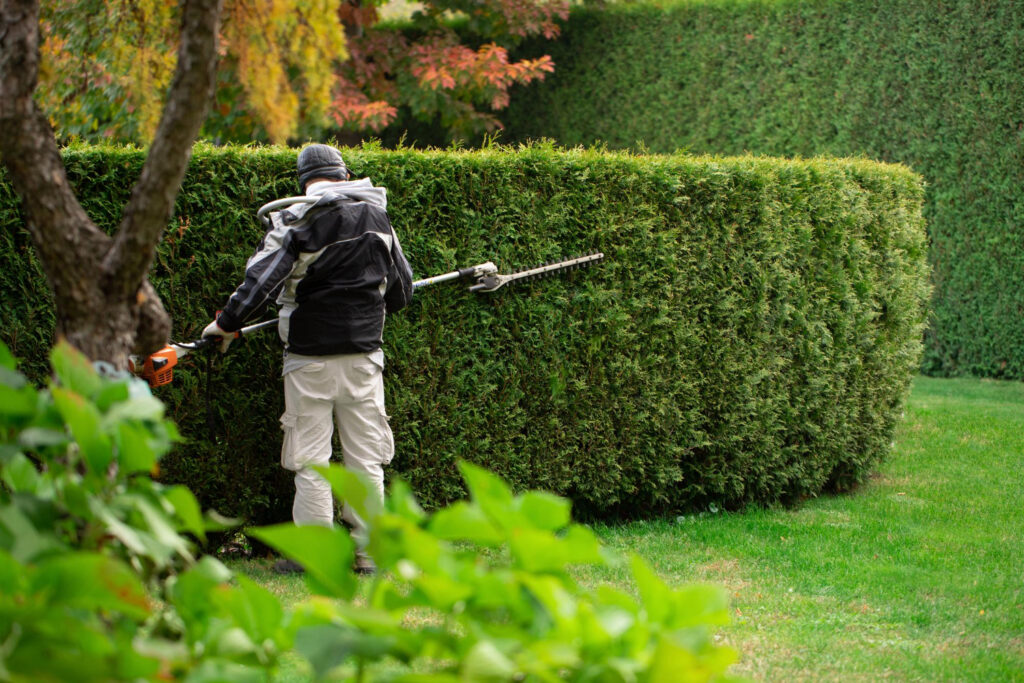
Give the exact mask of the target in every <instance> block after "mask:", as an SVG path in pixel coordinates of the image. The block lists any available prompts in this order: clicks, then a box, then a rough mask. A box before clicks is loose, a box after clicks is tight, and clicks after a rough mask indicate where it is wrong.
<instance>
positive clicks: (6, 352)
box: [0, 341, 18, 370]
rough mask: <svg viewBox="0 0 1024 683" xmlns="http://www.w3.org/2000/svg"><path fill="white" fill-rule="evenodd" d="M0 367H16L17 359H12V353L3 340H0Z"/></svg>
mask: <svg viewBox="0 0 1024 683" xmlns="http://www.w3.org/2000/svg"><path fill="white" fill-rule="evenodd" d="M0 368H4V369H6V370H17V369H18V361H17V360H15V359H14V354H12V353H11V350H10V349H9V348H8V347H7V344H4V343H3V341H0Z"/></svg>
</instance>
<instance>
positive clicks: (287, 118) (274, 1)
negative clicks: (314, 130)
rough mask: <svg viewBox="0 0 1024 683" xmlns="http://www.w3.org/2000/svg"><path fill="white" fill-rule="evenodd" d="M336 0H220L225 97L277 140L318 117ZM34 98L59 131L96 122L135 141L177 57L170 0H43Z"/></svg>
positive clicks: (155, 111) (341, 51)
mask: <svg viewBox="0 0 1024 683" xmlns="http://www.w3.org/2000/svg"><path fill="white" fill-rule="evenodd" d="M341 1H342V0H226V2H225V6H224V12H223V15H222V22H221V34H220V37H221V45H220V54H221V55H222V56H221V64H220V69H221V70H222V71H223V72H225V73H227V74H228V76H227V78H225V79H222V80H226V81H227V82H229V83H232V84H237V85H239V86H240V87H241V91H242V93H243V98H242V101H240V102H238V101H236V102H234V103H233V106H235V107H240V108H242V109H244V110H245V112H246V113H247V114H248V115H249V116H250V117H252V118H253V119H254V120H255V121H256V122H257V123H258V124H259V125H260V126H262V127H263V128H264V129H265V130H266V131H267V135H268V137H269V138H270V139H271V141H273V142H275V143H283V142H286V141H287V139H288V137H289V136H291V135H293V134H294V132H295V131H296V129H297V126H298V125H299V124H300V123H301V122H311V123H322V122H323V121H324V119H325V116H326V113H325V112H326V109H327V107H328V105H329V104H330V102H331V95H332V92H331V91H332V88H333V86H334V82H335V76H334V67H335V64H336V63H337V62H338V60H344V59H346V58H347V52H346V49H345V35H344V30H343V27H342V26H341V23H340V22H339V20H338V18H337V17H338V14H337V9H338V7H337V6H338V3H339V2H341ZM43 5H44V6H43V16H42V21H41V30H42V37H43V41H42V48H41V54H42V68H41V70H40V88H39V92H38V97H39V101H40V103H41V105H42V106H43V107H44V109H45V110H46V111H47V112H48V113H49V115H50V117H51V120H53V122H54V123H55V125H57V127H58V128H59V129H62V130H63V131H65V132H66V133H67V132H70V133H75V132H82V133H89V132H92V131H95V130H96V129H97V127H98V126H101V125H103V126H107V127H108V128H109V129H108V130H106V131H102V132H105V133H107V134H110V135H117V136H118V137H121V138H125V137H129V138H135V139H137V141H140V142H144V141H146V140H148V139H150V138H151V137H152V135H153V133H154V131H155V130H156V127H157V124H158V123H159V118H160V114H161V111H162V109H163V101H164V95H165V93H166V90H167V87H168V85H169V84H170V81H171V78H172V77H173V75H174V68H175V65H176V62H177V46H178V30H179V8H178V2H177V0H50V1H48V2H46V3H44V4H43Z"/></svg>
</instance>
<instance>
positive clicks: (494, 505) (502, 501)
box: [459, 460, 514, 528]
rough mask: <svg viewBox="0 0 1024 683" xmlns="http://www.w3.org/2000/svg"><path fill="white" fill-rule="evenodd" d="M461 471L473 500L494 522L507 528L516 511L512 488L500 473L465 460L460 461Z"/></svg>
mask: <svg viewBox="0 0 1024 683" xmlns="http://www.w3.org/2000/svg"><path fill="white" fill-rule="evenodd" d="M459 471H460V472H462V477H463V478H464V479H465V480H466V486H467V488H469V495H470V497H471V498H472V500H473V502H474V503H476V504H477V505H479V506H480V508H481V509H482V510H483V511H484V512H485V513H487V516H488V517H490V518H491V521H492V522H494V523H495V524H500V525H502V526H503V527H506V528H507V527H508V526H509V525H510V524H511V523H512V521H511V519H510V517H511V516H512V515H513V513H514V510H513V497H512V490H511V489H510V488H509V487H508V485H507V484H506V483H505V482H504V481H502V479H501V477H499V476H498V475H496V474H494V473H492V472H489V471H487V470H485V469H484V468H482V467H479V466H477V465H474V464H473V463H470V462H466V461H465V460H461V461H459Z"/></svg>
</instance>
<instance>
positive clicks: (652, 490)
mask: <svg viewBox="0 0 1024 683" xmlns="http://www.w3.org/2000/svg"><path fill="white" fill-rule="evenodd" d="M345 156H346V159H347V161H348V162H349V164H350V166H351V167H352V168H353V170H354V172H355V173H356V175H357V176H363V175H368V176H370V177H372V179H373V180H374V182H375V183H376V184H378V185H383V186H385V187H387V188H388V190H389V198H390V202H389V211H390V213H391V216H392V220H393V222H394V224H395V226H396V229H397V231H398V234H399V235H400V237H401V239H402V243H403V247H404V249H405V252H406V254H407V255H408V257H409V259H410V261H411V263H412V264H413V268H414V270H415V271H416V273H417V276H418V277H426V276H429V275H435V274H438V273H443V272H447V271H450V270H452V269H453V268H456V267H462V266H466V265H471V264H475V263H481V262H484V261H488V260H490V261H494V262H495V263H497V264H498V265H499V266H500V267H501V268H502V269H503V270H515V269H516V268H517V267H524V266H530V265H534V264H536V263H540V262H545V261H550V260H556V259H561V258H564V257H567V256H571V255H576V254H581V253H588V252H592V251H601V252H603V253H604V254H605V255H606V259H605V261H604V262H603V263H601V264H600V265H599V266H597V267H594V268H590V269H588V270H584V271H580V272H578V273H570V274H569V275H567V276H565V277H559V278H552V279H548V280H542V281H538V282H532V283H529V284H527V285H524V286H522V287H519V288H514V289H511V290H499V291H498V292H497V293H495V294H493V295H478V294H472V293H469V292H466V291H465V289H464V288H461V287H457V286H454V285H437V286H432V287H428V288H425V289H423V290H420V291H419V292H418V293H417V294H416V297H415V300H414V301H413V304H412V305H411V306H410V307H409V308H408V309H406V310H404V311H402V312H401V313H400V314H398V315H395V316H392V317H391V318H389V320H388V325H387V328H386V330H385V351H386V353H387V355H388V367H387V369H386V373H385V383H386V391H387V401H388V406H389V410H390V412H391V415H392V425H393V427H394V431H395V436H396V442H397V457H396V459H395V462H394V464H393V465H392V467H391V470H392V472H394V473H397V474H401V475H402V476H403V477H404V478H405V479H406V480H407V481H408V482H409V483H410V485H411V486H412V489H413V490H414V491H415V492H416V494H417V496H418V498H419V499H420V501H421V502H422V504H423V505H424V507H425V508H427V509H437V508H438V507H440V506H442V505H444V504H446V503H448V502H451V501H453V500H456V499H459V498H461V497H462V496H464V495H465V493H466V489H465V487H464V485H463V482H462V478H461V477H460V476H459V472H458V468H457V466H456V463H457V462H458V461H460V460H465V461H468V462H473V463H477V464H480V465H483V466H486V467H487V468H488V469H490V470H492V471H494V472H496V473H497V474H499V475H500V476H501V477H503V478H504V479H506V480H507V481H509V482H510V484H511V485H512V487H513V489H514V490H525V489H530V488H541V489H545V490H549V491H552V492H554V493H556V494H559V495H564V496H566V497H568V498H569V499H571V500H572V501H573V503H574V509H576V510H577V512H578V514H580V515H581V516H582V517H589V516H606V517H607V516H616V515H624V516H637V515H653V514H660V513H668V512H671V511H679V510H687V509H692V508H702V507H706V506H707V505H708V504H710V503H715V504H718V505H719V506H720V507H728V508H734V507H738V506H742V505H745V504H748V503H764V504H773V503H777V502H790V501H794V500H799V499H800V498H801V497H803V496H809V495H816V494H817V493H819V492H821V491H825V490H834V489H842V488H847V487H849V486H852V485H853V484H855V483H856V482H857V481H858V480H860V479H861V478H862V477H863V476H864V475H865V474H866V473H867V472H869V471H870V470H871V468H872V467H873V466H874V464H875V463H877V462H878V461H879V459H880V458H882V457H884V455H885V454H886V453H887V451H888V448H889V444H890V443H891V438H892V431H893V427H894V425H895V423H896V420H897V419H898V416H899V412H900V410H901V404H902V401H903V399H904V397H905V395H906V392H907V389H908V386H909V382H910V378H911V375H912V373H913V372H914V371H915V370H916V368H917V367H918V363H919V358H920V346H921V330H922V324H923V321H924V316H925V311H924V305H925V302H926V300H927V296H928V286H927V265H926V263H925V249H926V245H925V237H924V226H923V221H922V218H921V203H922V194H923V190H922V185H921V179H920V178H919V177H918V176H916V175H914V174H913V173H911V172H909V171H908V170H907V169H905V168H903V167H899V166H887V165H881V164H877V163H873V162H869V161H865V160H826V159H814V160H800V161H785V160H773V159H762V158H753V157H741V158H728V159H726V158H711V157H699V158H692V157H685V156H635V155H630V154H625V153H605V152H600V151H594V150H571V151H563V150H557V149H554V148H552V147H550V146H533V147H526V148H522V149H519V150H511V149H505V148H489V149H486V150H482V151H478V152H453V151H447V152H442V151H428V152H420V151H413V150H408V149H403V150H399V151H382V150H379V149H376V148H373V147H367V148H363V149H353V150H346V151H345ZM65 158H66V160H67V163H68V164H69V166H70V168H71V177H72V178H73V180H74V182H75V184H76V187H77V190H78V192H79V195H80V196H83V197H85V198H86V209H87V211H89V213H90V215H92V216H93V217H94V218H95V219H96V220H98V221H99V222H100V223H102V224H104V225H114V224H116V222H117V211H118V209H117V207H119V206H121V205H122V202H123V201H124V199H125V197H124V195H125V193H126V192H127V188H128V187H129V186H130V184H131V179H132V178H133V177H134V176H135V174H137V173H138V169H139V167H140V164H141V159H142V155H141V153H140V152H138V151H136V150H132V149H105V148H88V147H84V148H76V149H73V150H69V151H68V152H67V153H66V157H65ZM294 163H295V152H294V151H292V150H285V149H276V148H210V147H199V148H197V150H196V153H195V154H194V156H193V160H192V164H191V167H190V170H189V173H188V176H187V178H186V182H185V185H184V188H183V190H182V193H181V196H180V199H179V203H178V206H177V213H176V217H175V218H174V219H173V221H172V224H171V225H170V226H169V228H168V230H167V232H166V234H165V236H164V240H163V242H162V244H161V245H160V248H159V253H158V256H157V263H156V265H155V268H154V274H153V279H154V282H155V284H156V285H157V288H158V290H159V291H160V294H161V296H162V297H163V299H164V301H165V303H166V305H167V307H168V309H169V310H170V312H171V314H172V316H173V318H174V320H175V329H174V338H175V339H178V340H189V339H194V338H195V337H197V336H198V335H199V334H200V332H201V330H202V329H203V327H204V326H205V325H206V324H207V322H208V321H209V319H210V317H211V316H212V314H213V311H215V310H216V309H217V308H219V307H220V306H222V305H223V302H224V301H225V299H226V297H227V295H228V294H229V293H230V292H231V291H232V289H233V288H234V287H235V285H236V284H237V282H238V281H239V280H240V278H241V274H242V271H243V267H244V263H245V260H246V258H247V257H248V255H249V254H250V253H251V250H252V249H253V247H254V245H255V244H256V243H257V241H258V240H259V238H260V236H261V234H262V233H261V230H260V228H259V226H258V224H257V222H256V220H255V210H256V209H257V208H258V207H259V206H261V205H262V204H263V203H265V202H268V201H270V200H272V199H276V198H278V197H282V196H288V195H291V194H293V193H294V192H295V186H294V170H293V169H294ZM0 187H3V186H2V185H0ZM0 211H2V212H3V213H0V220H2V221H3V223H4V225H5V227H9V228H10V229H8V230H0V239H5V240H8V244H11V242H10V240H14V244H13V246H10V247H8V246H5V247H4V248H0V259H2V260H3V262H2V263H0V273H2V275H0V278H3V285H2V289H3V291H2V292H0V294H2V296H3V300H4V301H6V302H11V304H10V308H9V309H8V308H5V313H4V325H3V328H2V330H0V335H2V336H3V338H4V339H6V340H9V343H11V344H12V346H14V345H17V346H18V349H19V352H20V353H22V354H25V355H29V354H35V356H34V357H36V358H37V357H38V354H39V353H40V351H41V348H40V347H39V337H40V335H41V332H40V329H39V327H38V326H39V325H40V324H41V321H42V319H43V317H44V311H45V310H46V306H47V303H46V300H45V295H44V292H45V285H44V284H43V283H42V281H40V280H39V278H38V277H37V276H33V271H34V268H33V266H32V263H31V251H30V250H29V249H27V248H26V247H25V246H24V239H23V237H20V236H19V235H20V233H19V232H18V230H17V229H16V227H15V226H16V224H17V223H16V222H17V215H16V212H15V210H14V208H13V207H12V206H10V205H0ZM12 235H14V237H11V236H12ZM18 240H21V241H20V242H19V241H18ZM25 283H31V284H30V285H28V284H25ZM8 311H9V312H8ZM51 315H52V314H51ZM211 358H212V357H211ZM29 367H32V368H40V367H43V368H45V363H44V362H40V361H38V360H35V361H33V362H31V363H30V364H29ZM280 381H281V380H280V343H279V342H278V340H277V339H276V336H275V335H274V334H273V333H269V332H268V333H263V334H262V335H253V336H251V337H250V338H248V339H246V340H244V341H242V342H240V343H238V344H236V345H233V346H232V349H231V351H230V352H229V353H228V354H227V355H226V356H225V357H223V358H222V359H221V358H217V359H216V360H213V361H212V367H211V368H209V369H208V368H207V367H206V361H205V360H204V358H203V357H202V356H198V355H196V356H191V357H189V358H188V359H186V361H184V362H183V364H182V365H181V366H179V369H178V370H177V372H176V376H175V380H174V383H173V384H172V385H171V386H170V387H167V388H164V389H160V390H159V392H160V396H161V397H162V398H163V399H164V400H165V401H166V402H167V404H168V410H169V415H170V416H171V417H172V418H173V419H174V421H175V422H176V424H178V425H179V427H180V428H181V430H182V433H183V434H184V435H185V436H186V437H187V441H186V442H185V443H182V444H178V445H177V446H176V447H175V449H174V451H173V452H172V453H171V455H170V456H169V457H168V458H166V459H165V460H164V462H163V464H162V474H161V478H162V480H163V481H166V482H174V483H185V484H187V485H188V486H189V488H191V489H192V490H193V491H194V492H195V493H196V495H197V496H198V498H199V500H200V501H201V502H202V503H203V505H204V506H205V507H214V508H217V509H219V510H222V511H223V512H225V513H228V514H232V515H235V516H240V517H244V518H246V519H248V520H250V521H252V522H255V523H270V522H276V521H280V520H282V519H287V518H289V516H290V514H289V513H290V501H291V496H292V484H291V481H290V477H289V476H288V474H287V473H286V472H284V471H283V470H282V469H281V468H280V466H279V464H278V462H279V456H278V453H279V444H280V432H279V424H278V416H279V415H280V414H281V412H282V405H281V401H282V399H281V393H282V392H281V388H280Z"/></svg>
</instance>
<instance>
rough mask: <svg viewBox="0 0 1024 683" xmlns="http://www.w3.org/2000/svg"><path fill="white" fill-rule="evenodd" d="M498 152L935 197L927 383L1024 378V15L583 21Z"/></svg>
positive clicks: (568, 32) (795, 13)
mask: <svg viewBox="0 0 1024 683" xmlns="http://www.w3.org/2000/svg"><path fill="white" fill-rule="evenodd" d="M537 54H550V55H551V56H552V58H553V59H554V62H555V72H554V73H553V74H551V75H550V76H548V77H547V78H546V79H545V81H544V82H543V83H538V84H532V85H530V86H529V87H527V88H519V89H516V90H515V91H514V92H513V93H512V98H511V99H512V104H511V107H510V108H509V110H508V111H507V112H503V113H502V115H501V118H502V120H503V121H504V122H505V123H506V124H507V129H506V130H505V132H504V133H503V136H502V138H503V139H504V140H507V141H511V142H516V141H524V140H528V139H531V138H534V139H536V138H541V137H544V138H550V139H554V140H556V141H557V142H558V143H559V144H562V145H566V146H575V145H579V144H583V145H590V144H593V143H594V142H595V141H598V140H600V141H602V142H603V143H605V144H606V145H608V146H609V147H610V148H613V149H622V148H629V147H633V146H635V145H637V144H638V143H642V145H644V146H645V147H646V148H647V149H649V150H651V151H654V152H663V153H672V152H674V151H676V150H680V149H685V150H688V151H690V152H696V153H713V154H742V153H748V152H749V153H753V154H765V155H772V156H798V155H801V156H815V155H826V156H839V157H845V156H860V155H864V156H867V157H869V158H872V159H879V160H883V161H888V162H898V163H905V164H907V165H909V166H910V167H911V168H913V169H914V170H915V171H916V172H918V173H920V174H921V175H922V176H924V178H925V181H926V183H927V187H928V190H927V195H926V204H925V217H926V219H927V222H928V226H929V231H930V236H931V244H932V247H931V261H932V264H933V269H934V285H935V297H934V301H933V304H932V309H933V319H932V321H931V323H930V325H929V329H928V332H927V337H926V342H925V347H926V348H925V353H924V358H923V363H922V368H923V370H924V371H925V372H927V373H929V374H935V375H961V374H974V375H983V376H993V377H1003V378H1014V379H1024V314H1022V313H1024V251H1022V249H1021V245H1022V244H1024V190H1022V188H1024V79H1022V76H1021V75H1022V74H1024V5H1022V3H1021V1H1020V0H986V1H985V2H978V1H977V0H895V1H893V2H877V1H875V0H840V1H835V2H833V1H830V2H822V1H821V0H786V1H784V2H780V1H779V0H744V1H742V2H736V1H733V0H677V1H671V0H669V1H665V2H645V3H617V4H612V5H608V6H606V7H602V8H586V7H580V8H574V10H573V13H572V15H571V17H570V19H569V21H568V22H567V23H566V24H565V26H564V30H563V34H562V37H561V38H560V39H559V40H557V41H553V42H549V41H539V40H537V41H533V42H531V43H529V44H527V45H524V46H523V48H522V49H521V50H519V52H518V53H517V54H516V55H515V56H516V58H525V57H531V56H534V55H537Z"/></svg>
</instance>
